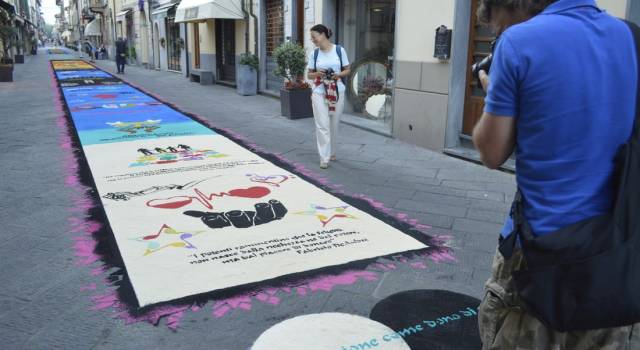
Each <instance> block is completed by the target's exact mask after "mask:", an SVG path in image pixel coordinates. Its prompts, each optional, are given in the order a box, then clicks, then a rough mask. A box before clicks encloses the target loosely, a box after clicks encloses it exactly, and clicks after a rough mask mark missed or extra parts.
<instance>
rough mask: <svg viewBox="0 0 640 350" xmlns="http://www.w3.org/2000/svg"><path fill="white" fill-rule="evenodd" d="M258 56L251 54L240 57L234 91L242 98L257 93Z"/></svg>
mask: <svg viewBox="0 0 640 350" xmlns="http://www.w3.org/2000/svg"><path fill="white" fill-rule="evenodd" d="M259 65H260V63H259V61H258V56H256V55H255V54H252V53H248V52H247V53H243V54H242V55H240V64H239V65H237V71H236V90H237V91H238V94H240V95H242V96H252V95H255V94H257V93H258V68H259Z"/></svg>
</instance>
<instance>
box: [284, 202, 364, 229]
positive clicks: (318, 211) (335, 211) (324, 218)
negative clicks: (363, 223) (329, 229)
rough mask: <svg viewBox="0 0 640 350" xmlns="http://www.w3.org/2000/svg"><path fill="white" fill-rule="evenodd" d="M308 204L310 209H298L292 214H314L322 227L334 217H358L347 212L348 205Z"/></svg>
mask: <svg viewBox="0 0 640 350" xmlns="http://www.w3.org/2000/svg"><path fill="white" fill-rule="evenodd" d="M309 206H310V207H311V210H308V211H298V212H295V213H293V214H296V215H311V216H315V217H316V218H318V220H320V222H321V223H322V227H325V226H327V225H328V224H329V223H330V222H331V221H333V220H335V219H358V218H357V217H356V216H354V215H351V214H349V213H347V209H349V206H348V205H342V206H337V207H325V206H321V205H316V204H310V205H309Z"/></svg>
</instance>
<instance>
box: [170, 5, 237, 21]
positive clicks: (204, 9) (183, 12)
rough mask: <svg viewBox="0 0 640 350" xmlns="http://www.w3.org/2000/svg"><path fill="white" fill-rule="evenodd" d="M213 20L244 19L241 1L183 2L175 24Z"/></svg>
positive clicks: (178, 10)
mask: <svg viewBox="0 0 640 350" xmlns="http://www.w3.org/2000/svg"><path fill="white" fill-rule="evenodd" d="M212 18H230V19H243V18H244V13H243V11H242V3H241V0H182V1H181V2H180V5H178V9H177V10H176V18H175V22H176V23H180V22H201V21H204V20H207V19H212Z"/></svg>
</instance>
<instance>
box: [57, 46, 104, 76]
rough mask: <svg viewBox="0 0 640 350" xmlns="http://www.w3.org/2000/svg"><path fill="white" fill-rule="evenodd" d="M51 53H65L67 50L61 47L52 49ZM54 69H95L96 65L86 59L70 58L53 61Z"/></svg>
mask: <svg viewBox="0 0 640 350" xmlns="http://www.w3.org/2000/svg"><path fill="white" fill-rule="evenodd" d="M52 51H55V52H52ZM49 53H50V54H54V55H63V54H65V53H66V52H64V51H63V50H60V49H50V50H49ZM53 69H55V70H56V71H59V70H81V69H95V67H94V66H92V65H90V64H89V63H87V62H84V61H71V60H69V61H53Z"/></svg>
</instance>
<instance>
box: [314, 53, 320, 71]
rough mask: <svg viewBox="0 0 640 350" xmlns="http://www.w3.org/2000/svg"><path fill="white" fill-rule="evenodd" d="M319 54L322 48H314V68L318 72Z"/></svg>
mask: <svg viewBox="0 0 640 350" xmlns="http://www.w3.org/2000/svg"><path fill="white" fill-rule="evenodd" d="M318 54H320V49H318V48H316V49H315V50H313V70H314V71H316V72H317V71H318Z"/></svg>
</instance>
